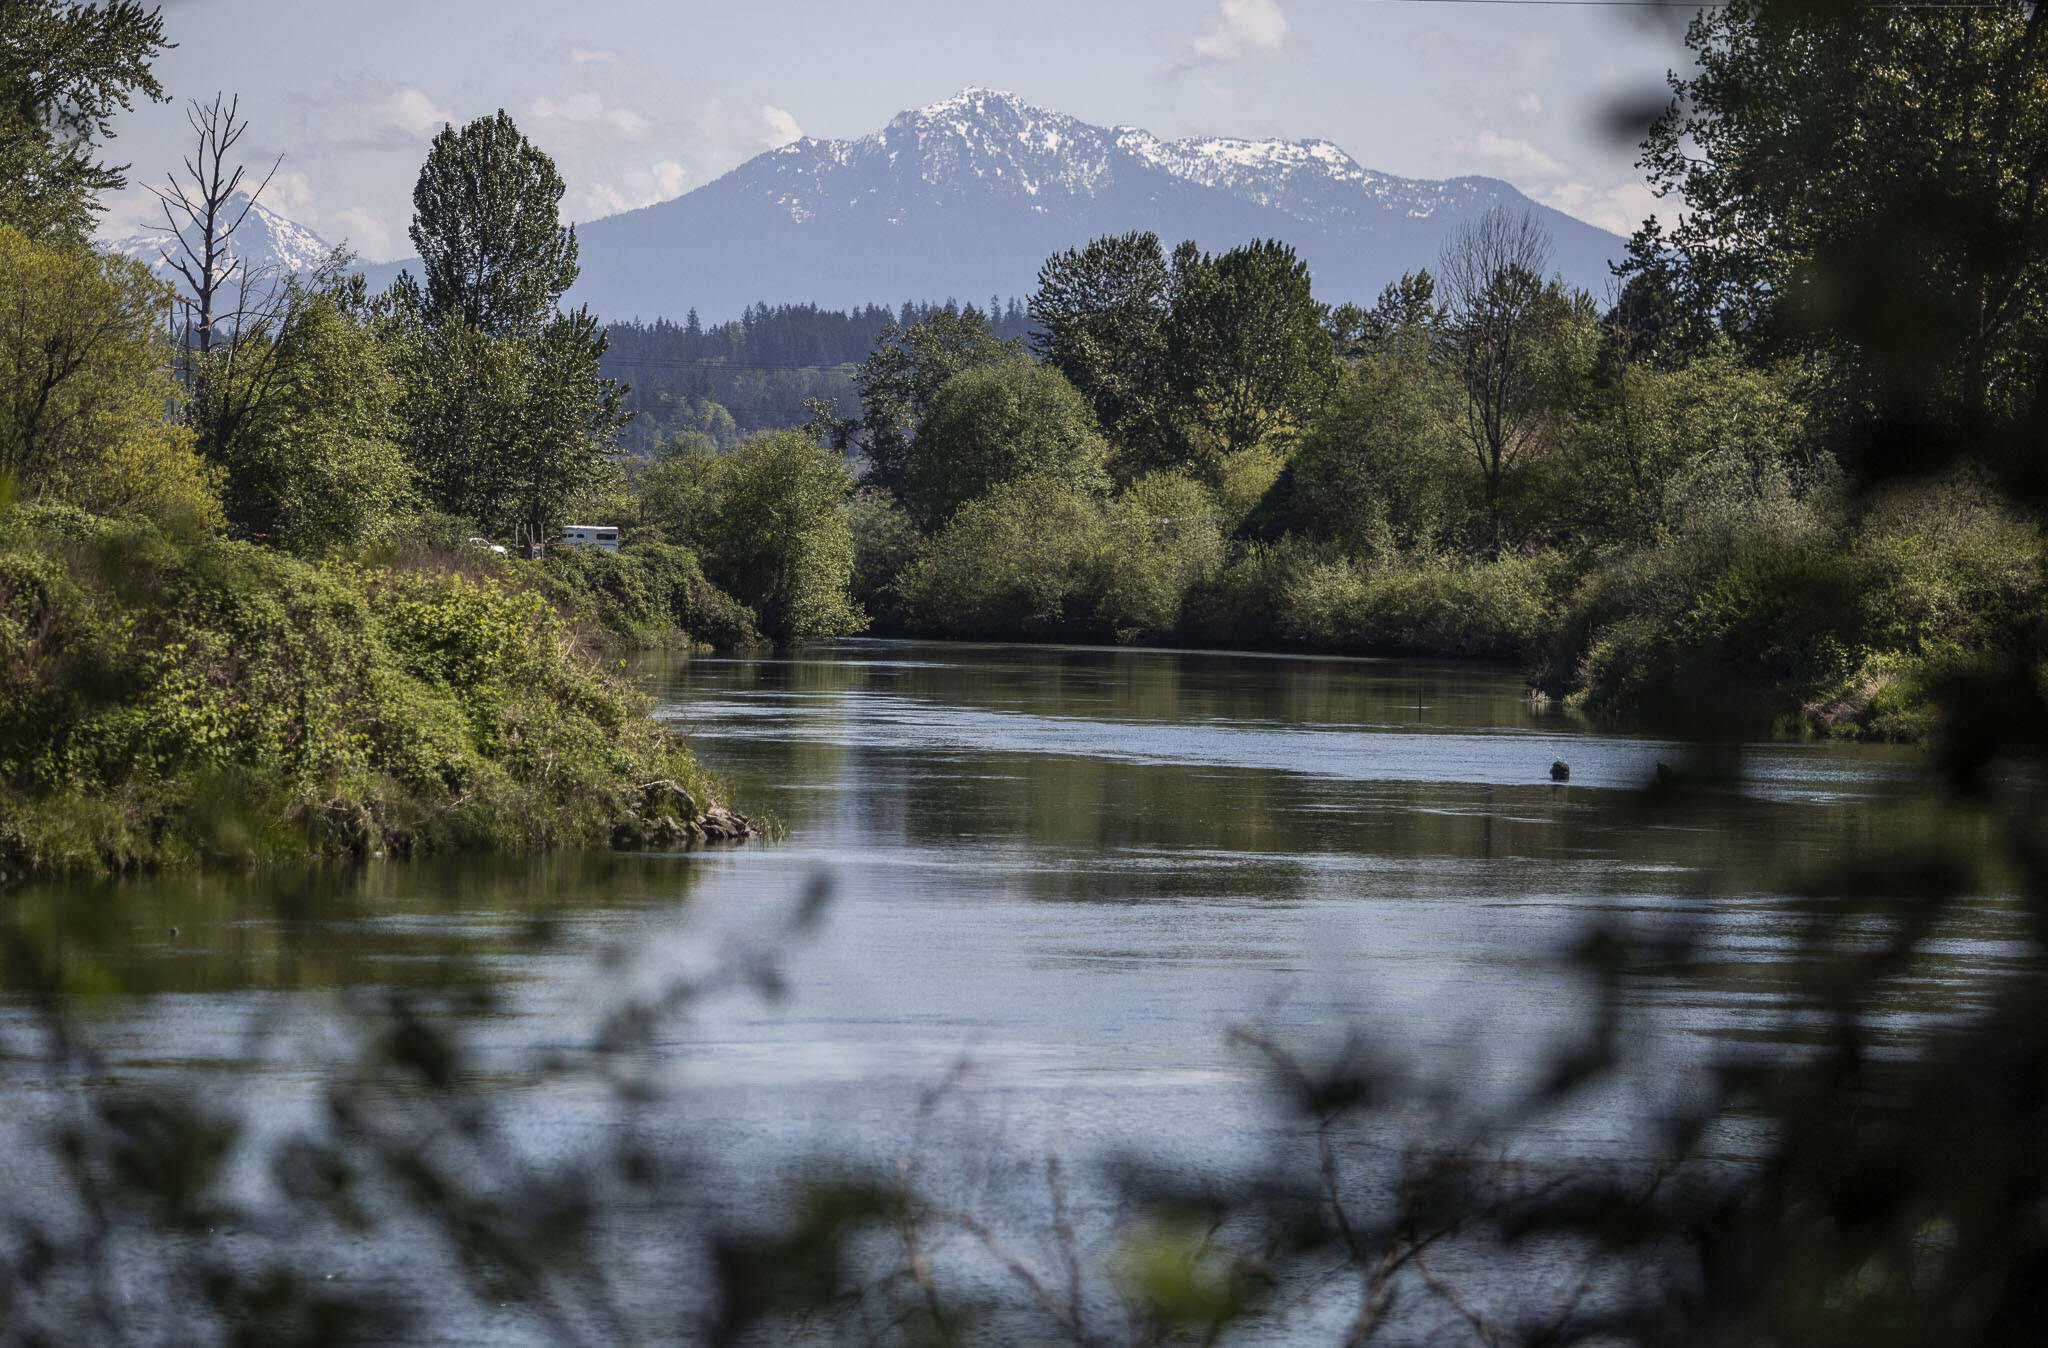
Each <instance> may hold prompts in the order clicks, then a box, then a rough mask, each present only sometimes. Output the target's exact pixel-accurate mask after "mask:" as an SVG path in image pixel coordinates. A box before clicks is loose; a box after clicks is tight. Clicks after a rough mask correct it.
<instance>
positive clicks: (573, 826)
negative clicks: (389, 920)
mask: <svg viewBox="0 0 2048 1348" xmlns="http://www.w3.org/2000/svg"><path fill="white" fill-rule="evenodd" d="M4 539H5V541H4V542H0V872H6V873H8V874H9V875H13V876H19V875H21V874H23V873H33V872H42V871H52V870H68V871H92V870H98V871H105V870H110V869H114V870H118V869H124V868H128V867H132V866H138V865H159V864H175V863H179V862H184V861H193V860H205V859H209V858H230V859H247V858H254V859H266V858H289V857H295V856H303V855H306V854H307V853H309V852H311V853H323V852H324V853H363V852H372V851H393V852H414V851H421V850H428V849H437V848H449V847H468V846H504V847H542V846H554V845H567V844H592V843H602V842H604V841H605V840H606V839H607V838H608V837H609V836H610V830H611V828H612V826H613V824H614V823H615V822H616V821H617V820H619V819H620V818H622V817H623V816H624V815H625V814H626V813H629V812H630V810H631V809H632V807H633V804H634V796H633V789H634V787H635V786H636V785H638V784H640V783H646V782H650V781H656V780H659V779H673V780H675V781H677V782H680V783H682V784H684V786H685V788H686V789H687V790H689V791H690V792H692V793H693V798H694V799H695V800H697V801H702V802H708V800H709V793H708V790H707V789H706V788H707V787H708V785H709V783H708V782H707V781H706V779H705V777H704V774H703V773H702V771H701V769H699V768H698V767H697V765H696V763H695V761H694V760H693V759H692V758H691V756H690V755H689V753H688V752H687V750H685V749H684V748H683V747H682V746H681V745H680V743H678V742H677V741H675V740H674V739H673V738H672V737H671V736H669V735H668V734H667V733H666V732H665V731H663V730H662V729H661V728H660V727H659V726H658V725H657V724H656V723H655V722H654V721H653V720H651V719H650V718H649V717H647V716H646V714H645V707H644V705H643V703H642V702H641V700H640V699H639V698H638V696H637V695H636V694H634V693H633V692H632V691H631V690H630V689H629V688H627V687H626V686H625V685H623V684H621V683H620V682H619V681H617V680H616V679H614V678H612V677H610V676H608V675H606V674H604V673H603V672H602V671H600V670H599V669H598V668H597V667H596V666H595V665H593V664H592V663H591V662H590V661H589V660H588V659H586V658H584V657H583V656H581V655H580V654H578V652H577V648H576V644H575V642H574V639H573V636H572V633H571V632H570V630H569V629H568V628H567V626H566V625H565V624H564V622H563V621H562V619H561V618H560V617H558V616H557V614H556V613H555V611H554V609H553V608H552V607H550V605H549V604H548V602H547V601H546V600H545V599H544V598H543V597H542V596H541V595H539V594H537V593H531V592H526V591H523V590H521V589H520V588H518V587H516V586H513V585H509V584H507V583H505V582H504V581H503V580H501V579H499V578H497V577H494V576H491V575H479V576H467V575H463V574H461V573H459V572H451V571H435V570H411V569H401V568H394V567H380V566H367V565H362V564H355V563H335V564H327V565H317V566H316V565H313V564H310V563H306V562H302V561H298V560H295V559H293V558H290V557H287V556H284V555H281V554H279V553H276V552H272V551H269V550H266V549H263V548H260V547H256V546H254V545H251V544H247V543H240V542H229V541H223V540H217V539H207V540H200V541H196V542H194V541H179V540H174V539H172V538H170V537H168V536H166V535H164V534H162V533H159V532H157V531H155V530H153V529H151V528H148V527H146V526H140V525H133V524H119V523H112V522H107V521H91V520H86V519H81V518H80V517H79V516H78V515H77V513H76V512H62V511H43V510H35V509H23V510H17V511H15V512H14V513H13V515H12V516H11V517H10V518H9V519H8V520H7V528H6V532H5V535H4Z"/></svg>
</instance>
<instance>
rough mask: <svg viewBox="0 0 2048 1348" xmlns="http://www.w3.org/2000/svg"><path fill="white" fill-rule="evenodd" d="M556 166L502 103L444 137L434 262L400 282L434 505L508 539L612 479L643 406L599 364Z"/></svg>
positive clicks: (430, 251) (413, 394)
mask: <svg viewBox="0 0 2048 1348" xmlns="http://www.w3.org/2000/svg"><path fill="white" fill-rule="evenodd" d="M562 191H563V188H562V178H561V175H560V174H559V173H557V172H556V171H555V166H554V161H552V160H551V159H549V158H548V156H547V155H546V154H544V153H542V152H541V151H540V150H539V149H538V148H536V147H535V146H533V145H532V144H530V143H529V142H528V141H527V140H526V138H525V137H524V136H522V135H520V134H519V129H518V127H516V126H514V125H513V122H512V119H511V118H510V117H508V116H506V115H505V114H504V113H503V112H502V111H501V112H499V113H498V114H497V116H495V117H485V118H479V119H478V120H476V121H474V122H471V123H470V124H469V125H468V126H465V127H464V128H462V129H461V130H460V131H457V130H455V129H454V128H453V127H452V126H449V127H443V128H442V130H441V134H440V135H438V136H436V137H435V138H434V143H433V146H432V148H431V149H430V150H429V151H428V154H427V161H426V163H425V165H424V166H423V167H422V168H421V169H420V177H419V183H418V186H417V187H415V188H414V190H413V206H414V215H413V223H412V238H413V242H414V243H415V244H417V245H418V246H419V249H420V260H421V266H422V269H423V270H424V272H425V273H426V284H425V287H424V289H422V288H421V287H420V286H419V284H418V283H416V282H414V281H413V280H412V278H411V276H410V275H407V276H405V277H403V278H401V280H400V284H399V285H398V286H397V287H395V288H394V290H393V293H392V297H391V306H392V308H393V310H394V312H395V315H396V322H395V324H394V334H395V335H396V339H397V340H399V341H400V342H401V343H402V344H403V347H404V354H403V356H402V359H401V363H400V367H401V369H402V370H403V372H404V376H405V383H406V388H405V393H404V396H403V397H402V398H401V400H400V403H399V407H400V419H401V422H402V424H403V428H404V429H403V439H404V443H405V445H406V448H407V453H408V457H409V458H410V459H411V461H412V463H413V466H414V468H415V469H416V470H417V472H418V474H419V483H420V487H421V490H422V492H423V493H424V494H425V496H426V498H427V500H428V501H429V502H430V503H431V504H433V505H434V507H435V508H437V509H439V510H443V511H446V512H447V513H449V514H452V515H458V516H461V517H464V518H466V519H471V520H474V521H476V522H477V523H478V524H480V525H482V526H483V527H485V528H487V529H489V530H491V531H493V532H495V533H499V534H501V535H505V536H512V535H514V534H517V535H520V536H523V537H527V538H531V539H534V540H541V539H545V538H546V537H548V536H549V535H550V534H551V533H552V532H553V529H554V527H555V525H557V524H559V523H560V522H561V515H562V512H563V511H565V510H567V509H569V508H570V507H571V506H572V505H573V504H574V503H576V502H577V501H578V500H579V499H587V498H589V497H591V496H592V495H593V494H594V493H596V492H597V490H598V489H599V488H600V487H601V486H602V485H603V483H604V481H605V478H606V475H607V474H608V473H609V471H610V465H611V461H612V458H613V457H614V456H615V455H616V454H617V452H618V444H619V437H620V433H621V431H622V430H623V428H624V427H625V424H626V422H627V420H628V419H629V418H630V417H631V415H632V414H631V413H629V412H627V411H626V410H625V390H624V389H623V388H622V387H621V386H620V385H619V384H618V383H617V381H615V380H610V379H606V378H604V377H603V375H602V374H601V372H600V368H599V367H600V363H601V361H602V360H603V357H604V353H605V351H606V349H607V347H608V339H607V338H606V336H605V334H604V331H603V330H602V329H601V328H600V327H599V326H598V323H597V320H596V319H595V318H594V317H592V316H591V314H590V313H589V311H588V310H584V309H578V310H576V311H574V312H572V313H566V314H565V313H560V312H557V310H556V304H557V303H558V302H559V301H560V299H561V298H562V295H563V294H564V293H565V292H566V291H567V290H568V288H569V287H570V286H571V285H572V284H574V283H575V280H576V270H577V269H576V231H575V230H574V229H573V228H569V227H565V226H563V225H562V223H561V220H560V216H559V214H558V209H559V206H560V203H561V199H562Z"/></svg>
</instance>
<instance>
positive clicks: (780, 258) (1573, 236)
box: [570, 89, 1623, 320]
mask: <svg viewBox="0 0 2048 1348" xmlns="http://www.w3.org/2000/svg"><path fill="white" fill-rule="evenodd" d="M1495 205H1502V206H1506V207H1508V208H1509V209H1511V210H1515V211H1528V212H1529V213H1530V214H1532V215H1533V216H1535V217H1536V219H1537V220H1538V221H1539V222H1541V224H1542V225H1543V226H1544V228H1546V229H1547V230H1549V232H1550V235H1551V238H1552V240H1553V244H1554V257H1553V265H1554V267H1555V268H1556V270H1558V271H1560V272H1562V273H1563V274H1564V276H1565V277H1566V279H1567V280H1569V281H1571V282H1573V283H1575V284H1578V285H1583V286H1586V287H1588V288H1590V289H1592V290H1594V291H1595V293H1596V294H1597V293H1599V292H1600V291H1601V289H1602V288H1603V287H1604V286H1605V283H1606V281H1607V278H1608V270H1607V263H1608V260H1609V259H1610V258H1614V257H1618V256H1620V255H1621V253H1622V251H1623V241H1622V240H1621V239H1620V238H1619V237H1617V236H1616V235H1613V234H1610V233H1608V232H1607V231H1605V230H1602V229H1598V228H1596V227H1594V226H1592V225H1589V224H1586V223H1585V222H1584V221H1581V220H1575V219H1573V218H1572V217H1570V216H1568V215H1565V214H1563V213H1562V212H1560V211H1556V210H1552V209H1551V208H1549V207H1547V206H1542V205H1539V204H1537V203H1535V202H1533V201H1531V200H1530V199H1529V198H1527V197H1525V196H1523V195H1522V194H1521V193H1520V192H1518V191H1516V190H1515V189H1514V188H1513V187H1511V186H1509V185H1508V184H1507V183H1504V182H1501V181H1499V180H1498V179H1494V178H1452V179H1449V180H1448V181H1443V182H1431V181H1425V180H1421V179H1414V178H1397V177H1394V176H1392V175H1390V174H1385V173H1375V172H1373V171H1372V170H1371V169H1367V168H1363V167H1361V166H1360V165H1359V164H1358V163H1357V161H1355V160H1353V159H1352V158H1351V156H1349V155H1347V154H1345V153H1344V151H1342V150H1340V149H1338V148H1337V147H1336V146H1335V145H1333V144H1331V143H1330V142H1328V141H1323V140H1303V141H1280V140H1222V139H1199V140H1178V141H1168V140H1161V139H1160V138H1159V137H1157V136H1154V135H1152V134H1150V133H1149V132H1145V131H1140V130H1137V129H1135V128H1132V127H1098V126H1090V125H1088V124H1087V123H1085V122H1081V121H1077V120H1075V119H1074V118H1072V117H1068V116H1065V115H1063V114H1061V113H1057V112H1051V111H1048V110H1046V109H1044V108H1037V107H1033V106H1031V105H1030V104H1028V103H1025V102H1023V101H1021V100H1020V99H1018V98H1016V97H1014V96H1013V95H1010V94H1006V93H999V92H997V91H995V90H990V89H968V90H965V91H963V92H962V93H960V94H958V95H956V96H954V97H952V98H949V99H947V100H945V101H944V102H942V103H934V104H932V105H931V106H930V107H926V108H919V109H918V110H916V111H914V112H906V113H903V114H901V115H900V116H898V117H896V118H895V119H894V120H893V121H891V122H890V123H889V125H888V126H886V127H884V128H883V129H881V130H880V131H877V132H875V133H874V134H873V135H869V136H863V137H861V138H860V139H858V140H815V139H811V138H808V137H807V138H805V139H803V140H799V141H796V142H793V143H792V144H789V145H785V146H783V147H782V148H781V149H778V150H771V151H769V152H767V153H766V154H762V155H758V156H756V157H755V158H753V159H750V160H748V161H747V162H746V163H744V164H742V165H740V166H739V167H738V168H736V169H734V170H733V171H732V172H730V173H728V174H726V175H725V176H724V177H722V178H718V179H716V180H715V181H713V182H710V183H707V184H705V185H704V186H702V187H700V188H697V189H696V190H695V191H692V192H689V193H686V194H684V195H683V196H680V197H677V198H676V199H675V200H673V201H666V202H662V203H661V204H660V205H656V206H648V207H646V208H644V209H641V210H637V211H629V212H627V213H625V214H623V215H614V216H610V217H608V218H606V219H602V220H594V221H591V222H590V223H589V224H586V225H582V226H580V227H579V228H578V230H577V234H578V237H579V239H580V241H581V244H582V259H583V276H582V279H581V280H580V281H579V282H578V283H577V286H576V289H575V290H574V291H573V292H571V296H570V298H571V299H572V300H574V301H578V302H582V303H587V304H589V305H590V306H591V307H592V308H593V309H595V310H596V311H597V312H598V313H600V314H602V315H604V316H605V317H607V318H614V319H626V318H633V317H636V316H637V317H640V318H655V317H667V318H675V317H679V316H681V315H682V314H683V313H684V312H685V311H686V310H688V309H690V308H692V307H695V308H696V309H697V310H698V311H699V313H700V314H701V315H702V316H703V317H704V318H705V319H706V320H710V319H713V318H724V317H730V316H732V315H734V314H737V313H738V312H739V311H740V310H742V309H743V308H745V307H746V306H747V305H748V304H750V303H752V302H754V301H756V300H766V301H768V302H770V303H777V302H782V301H805V300H809V301H816V302H817V303H819V304H822V305H828V306H832V307H845V306H849V305H853V304H859V303H867V302H876V301H879V302H894V301H897V300H900V299H902V298H905V297H912V298H917V299H937V298H940V297H943V296H948V295H951V296H957V297H959V298H960V299H962V300H974V301H981V300H983V299H985V297H987V296H988V295H990V294H1000V295H1005V296H1008V295H1013V294H1029V293H1030V292H1031V291H1032V290H1033V289H1035V288H1036V284H1037V281H1036V278H1037V275H1038V268H1039V265H1040V264H1041V263H1042V262H1044V260H1045V259H1046V258H1047V257H1049V256H1050V255H1051V254H1053V253H1055V252H1057V251H1059V250H1061V249H1063V248H1071V247H1076V246H1078V245H1080V244H1082V243H1085V242H1087V241H1088V240H1089V239H1090V238H1093V237H1094V236H1096V235H1098V234H1113V233H1122V232H1124V231H1126V230H1132V229H1149V230H1153V231H1155V232H1156V233H1158V235H1159V237H1160V238H1161V239H1162V240H1163V241H1165V243H1166V245H1167V246H1168V247H1171V246H1172V245H1173V244H1175V243H1177V242H1179V241H1180V240H1182V239H1194V240H1196V241H1198V242H1199V243H1201V244H1202V246H1203V247H1205V248H1209V249H1221V248H1226V247H1229V246H1231V245H1233V244H1237V243H1242V242H1244V241H1245V240H1247V239H1251V238H1255V237H1260V238H1266V237H1270V238H1279V239H1284V240H1285V241H1287V242H1288V243H1291V244H1293V245H1294V246H1295V248H1296V249H1297V250H1299V251H1300V252H1301V254H1302V256H1303V257H1305V258H1306V259H1307V260H1308V263H1309V266H1310V268H1311V269H1312V271H1313V272H1314V275H1315V283H1316V293H1317V294H1318V296H1320V297H1321V298H1323V299H1325V300H1329V301H1332V302H1336V301H1341V300H1359V301H1362V302H1369V301H1370V300H1372V298H1373V297H1374V296H1376V295H1377V294H1378V293H1379V289H1380V287H1381V286H1382V285H1384V284H1385V283H1386V282H1388V281H1390V280H1393V279H1395V278H1397V277H1399V276H1400V274H1401V273H1402V272H1404V271H1411V270H1414V269H1415V268H1417V267H1424V266H1434V265H1435V264H1436V261H1437V256H1438V254H1439V252H1440V251H1441V249H1442V247H1443V244H1444V242H1445V240H1446V239H1448V238H1449V237H1450V236H1451V234H1452V233H1453V232H1454V231H1455V230H1456V229H1457V227H1458V226H1459V225H1460V224H1461V223H1463V222H1464V221H1467V220H1470V219H1473V218H1474V217H1476V216H1479V215H1482V214H1484V213H1485V212H1486V210H1487V209H1488V208H1489V207H1491V206H1495Z"/></svg>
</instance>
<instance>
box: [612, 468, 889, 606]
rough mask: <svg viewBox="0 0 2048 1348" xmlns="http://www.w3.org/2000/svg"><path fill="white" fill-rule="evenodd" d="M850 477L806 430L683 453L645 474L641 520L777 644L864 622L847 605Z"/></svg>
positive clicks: (850, 562) (850, 547) (850, 564)
mask: <svg viewBox="0 0 2048 1348" xmlns="http://www.w3.org/2000/svg"><path fill="white" fill-rule="evenodd" d="M852 493H853V477H852V474H850V473H849V472H848V471H847V468H846V463H845V460H844V459H843V458H842V457H841V456H840V455H839V454H837V453H835V452H834V451H832V450H829V449H825V448H823V447H821V446H820V445H819V444H818V443H817V441H816V440H814V439H813V438H812V437H811V436H809V435H808V434H806V433H805V432H803V431H776V432H773V433H771V434H765V435H756V436H753V437H752V438H750V439H747V440H744V441H742V442H741V443H740V444H739V445H738V446H736V447H735V448H733V449H730V450H726V451H722V452H721V451H716V450H705V449H682V450H679V451H677V452H674V453H671V454H670V455H668V456H667V457H666V458H665V459H664V460H663V461H662V462H661V463H660V464H658V465H657V466H656V467H655V468H653V469H651V470H649V472H648V474H647V480H646V482H645V484H644V487H643V494H642V497H641V520H642V523H643V525H644V526H646V527H648V528H650V529H653V530H654V531H656V532H657V533H658V535H659V536H660V537H662V538H665V539H667V540H668V541H669V542H671V543H679V544H682V545H684V546H686V547H689V548H691V549H692V550H694V551H695V552H696V554H697V556H698V557H699V558H700V559H701V560H702V562H703V566H704V571H705V574H706V575H707V576H709V577H710V578H711V579H712V580H713V581H715V582H716V583H717V584H718V586H719V588H720V589H722V590H724V591H725V592H726V593H727V594H730V595H732V596H733V597H734V598H735V599H737V600H739V601H740V602H741V603H743V604H745V605H747V607H748V608H750V609H751V610H752V611H753V613H754V615H755V617H756V619H757V621H758V622H759V624H760V628H761V630H762V631H763V632H764V633H766V634H767V635H768V636H769V637H771V638H773V639H774V640H776V641H777V642H781V643H785V644H787V643H792V642H799V641H806V640H810V639H812V638H816V637H834V636H843V635H847V634H850V633H853V632H858V631H860V630H861V629H862V628H863V627H865V626H866V625H867V618H866V615H865V614H863V613H862V612H861V611H860V608H859V607H858V606H857V605H856V604H855V603H854V602H853V598H852V593H851V591H852V584H853V570H854V544H853V530H852V526H851V524H850V523H849V520H848V500H849V498H850V497H851V496H852Z"/></svg>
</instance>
